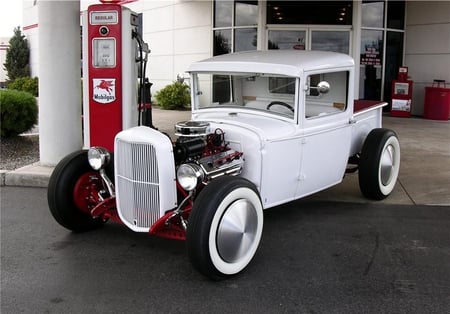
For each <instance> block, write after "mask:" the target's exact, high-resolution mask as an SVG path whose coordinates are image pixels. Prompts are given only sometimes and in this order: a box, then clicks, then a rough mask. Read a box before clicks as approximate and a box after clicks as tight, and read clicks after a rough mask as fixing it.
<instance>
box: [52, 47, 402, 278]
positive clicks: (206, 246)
mask: <svg viewBox="0 0 450 314" xmlns="http://www.w3.org/2000/svg"><path fill="white" fill-rule="evenodd" d="M189 73H190V87H191V101H192V103H191V104H192V119H191V120H190V121H184V122H180V123H178V124H176V126H175V131H176V133H175V134H176V136H177V139H176V140H175V141H172V140H171V139H170V137H169V136H168V135H167V134H163V133H161V132H159V131H158V130H156V129H152V128H149V127H144V126H138V127H134V128H131V129H128V130H124V131H122V132H120V133H119V134H117V136H116V138H115V143H114V154H113V156H114V158H112V152H111V154H110V152H108V151H107V150H106V149H104V148H101V147H91V148H90V149H89V150H83V151H78V152H74V153H72V154H70V155H69V156H67V157H65V158H64V159H63V160H62V161H61V162H60V163H59V164H58V165H57V167H56V168H55V170H54V172H53V174H52V176H51V178H50V182H49V187H48V202H49V207H50V211H51V213H52V214H53V216H54V218H55V219H56V220H57V222H58V223H60V224H61V225H62V226H64V227H66V228H68V229H70V230H73V231H77V232H78V231H84V230H89V229H93V228H97V227H100V226H101V225H103V224H104V223H105V222H106V221H107V220H113V221H116V222H119V223H122V224H124V225H126V226H127V227H129V228H130V229H132V230H134V231H136V232H146V233H150V234H152V235H157V236H162V237H167V238H173V239H179V240H186V243H187V252H188V256H189V259H190V261H191V262H192V264H193V265H194V267H195V268H196V269H197V270H198V271H200V272H201V273H202V274H204V275H206V276H208V277H210V278H213V279H220V278H226V277H227V276H230V275H234V274H237V273H239V272H240V271H242V270H243V269H244V268H245V267H246V266H247V265H248V264H249V262H250V261H251V259H252V258H253V256H254V254H255V252H256V250H257V248H258V245H259V242H260V239H261V233H262V229H263V210H264V209H266V208H270V207H274V206H276V205H279V204H282V203H286V202H289V201H292V200H295V199H298V198H301V197H304V196H306V195H309V194H312V193H315V192H317V191H320V190H323V189H326V188H328V187H330V186H333V185H335V184H338V183H340V182H341V181H342V179H343V177H344V174H345V173H346V171H349V170H352V171H355V170H358V171H359V185H360V189H361V191H362V194H364V195H365V196H366V197H368V198H370V199H383V198H385V197H387V196H388V195H389V194H390V193H391V191H392V190H393V188H394V185H395V183H396V180H397V176H398V172H399V167H400V146H399V141H398V139H397V136H396V134H395V133H394V132H393V131H391V130H388V129H383V128H381V118H382V107H383V106H384V105H385V103H376V104H372V105H371V106H369V107H367V108H365V109H363V110H360V111H356V110H354V101H353V100H354V99H353V93H354V62H353V60H352V58H351V57H349V56H347V55H343V54H338V53H329V52H312V51H309V52H305V51H303V52H299V51H258V52H245V53H236V54H229V55H222V56H218V57H214V58H211V59H208V60H204V61H200V62H196V63H194V64H192V65H191V67H190V69H189ZM350 165H352V166H350ZM149 258H151V257H149Z"/></svg>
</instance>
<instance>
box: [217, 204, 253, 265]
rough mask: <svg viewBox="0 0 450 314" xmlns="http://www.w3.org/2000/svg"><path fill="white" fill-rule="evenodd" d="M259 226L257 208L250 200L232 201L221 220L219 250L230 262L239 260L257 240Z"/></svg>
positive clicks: (218, 235)
mask: <svg viewBox="0 0 450 314" xmlns="http://www.w3.org/2000/svg"><path fill="white" fill-rule="evenodd" d="M257 227H258V216H257V213H256V209H255V207H254V206H253V204H252V203H250V202H249V201H248V200H245V199H240V200H237V201H235V202H234V203H232V204H231V205H230V206H229V208H228V209H227V210H226V212H225V213H224V214H223V217H222V219H221V221H220V224H219V228H218V232H217V250H218V252H219V254H220V256H221V257H222V258H223V259H224V260H225V261H226V262H228V263H233V262H236V261H239V259H240V258H242V257H243V256H244V255H245V254H246V253H247V252H248V250H249V249H250V248H251V246H252V245H253V243H254V242H255V236H256V232H257Z"/></svg>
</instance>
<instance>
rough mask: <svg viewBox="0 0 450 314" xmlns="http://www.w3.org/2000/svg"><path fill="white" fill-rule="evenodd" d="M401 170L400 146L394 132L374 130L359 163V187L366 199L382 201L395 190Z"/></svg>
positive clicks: (364, 147) (364, 146)
mask: <svg viewBox="0 0 450 314" xmlns="http://www.w3.org/2000/svg"><path fill="white" fill-rule="evenodd" d="M399 170H400V144H399V141H398V138H397V135H396V134H395V132H394V131H391V130H388V129H374V130H372V131H371V132H370V133H369V135H368V136H367V139H366V141H365V142H364V145H363V148H362V151H361V158H360V161H359V187H360V190H361V192H362V193H363V194H364V196H365V197H367V198H370V199H375V200H382V199H384V198H386V197H387V196H389V194H391V192H392V191H393V190H394V187H395V184H396V182H397V178H398V173H399Z"/></svg>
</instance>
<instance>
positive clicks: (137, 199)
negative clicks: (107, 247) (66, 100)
mask: <svg viewBox="0 0 450 314" xmlns="http://www.w3.org/2000/svg"><path fill="white" fill-rule="evenodd" d="M114 168H115V169H114V170H115V171H114V175H115V184H116V200H117V210H118V213H119V217H120V218H121V220H122V221H123V223H124V224H125V225H127V226H128V227H129V228H130V229H132V230H134V231H138V232H148V231H149V228H150V227H151V226H152V225H153V224H154V223H155V222H156V221H157V220H158V219H159V218H161V217H162V216H163V215H164V213H165V212H166V211H167V210H170V209H173V208H174V207H176V206H177V197H176V181H175V179H176V178H175V163H174V157H173V146H172V143H171V141H170V139H169V138H168V137H167V136H166V135H164V134H162V133H160V132H158V131H156V130H154V129H151V128H148V127H142V126H141V127H135V128H131V129H128V130H126V131H123V132H120V133H119V134H117V136H116V138H115V145H114Z"/></svg>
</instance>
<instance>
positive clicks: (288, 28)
mask: <svg viewBox="0 0 450 314" xmlns="http://www.w3.org/2000/svg"><path fill="white" fill-rule="evenodd" d="M124 2H126V4H125V5H126V6H128V7H129V8H130V9H132V10H133V11H135V12H137V13H141V14H142V20H143V25H142V32H143V37H144V40H145V41H146V42H147V43H148V44H149V47H150V49H151V54H150V56H149V62H148V66H147V74H148V77H149V79H150V81H151V82H153V84H154V85H153V92H155V91H156V90H158V89H160V88H162V87H164V86H165V85H167V84H170V83H171V82H173V81H174V80H175V79H176V77H177V75H179V74H180V73H183V72H184V71H186V69H187V68H188V66H189V65H190V64H191V63H192V62H194V61H198V60H201V59H204V58H209V57H211V56H214V55H219V54H223V53H230V52H239V51H245V50H267V49H297V50H328V51H337V52H342V53H346V54H349V55H351V56H352V57H353V58H354V59H355V63H356V65H357V68H359V71H356V72H357V75H356V82H355V95H356V97H357V98H359V99H370V100H385V101H389V100H390V94H391V81H392V80H393V79H395V78H396V77H397V71H398V68H399V67H400V66H407V67H408V69H409V77H410V79H412V80H413V81H414V87H413V92H414V93H413V101H412V114H414V115H419V116H420V115H422V114H423V103H424V90H425V88H424V87H425V86H430V85H431V83H432V82H433V80H434V79H442V80H446V81H447V82H450V66H448V65H449V64H450V2H448V1H388V0H379V1H269V0H259V1H257V0H253V1H243V0H242V1H241V0H162V1H143V0H139V1H124ZM26 3H28V5H24V11H25V12H24V33H25V35H26V36H27V38H28V40H29V42H30V46H31V47H30V48H31V52H32V55H31V67H32V74H33V75H38V73H39V64H37V63H36V62H35V60H38V59H37V53H38V51H39V49H38V47H37V39H36V37H37V36H38V23H37V17H36V14H35V13H33V10H36V9H35V8H34V7H35V4H36V1H26ZM92 3H97V1H81V8H80V10H85V9H86V8H87V6H88V5H89V4H92Z"/></svg>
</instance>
